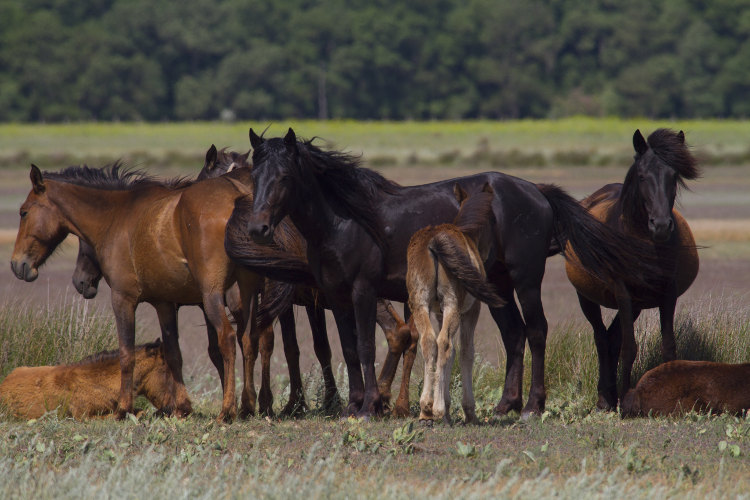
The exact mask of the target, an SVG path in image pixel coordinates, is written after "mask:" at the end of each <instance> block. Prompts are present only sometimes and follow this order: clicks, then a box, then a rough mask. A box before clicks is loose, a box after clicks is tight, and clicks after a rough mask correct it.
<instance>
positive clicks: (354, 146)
mask: <svg viewBox="0 0 750 500" xmlns="http://www.w3.org/2000/svg"><path fill="white" fill-rule="evenodd" d="M269 125H270V128H269V130H268V133H267V136H268V137H273V136H278V135H282V134H284V133H285V132H286V130H287V127H289V126H292V127H294V129H295V131H296V132H297V134H298V135H299V136H302V137H313V136H318V137H321V138H323V139H325V140H328V141H330V145H331V146H332V147H335V148H338V149H345V150H349V151H352V152H354V153H362V154H363V155H364V158H365V159H366V160H369V161H371V162H372V164H373V165H379V164H380V165H382V164H385V163H390V164H392V163H396V164H403V165H408V164H414V163H420V164H436V165H466V166H472V165H476V164H479V165H484V166H486V165H494V166H508V165H512V166H525V165H528V166H544V165H620V164H628V163H629V160H630V157H631V156H632V145H631V140H630V138H631V136H632V134H633V131H634V130H635V129H636V128H640V129H641V130H642V131H644V132H645V133H647V132H650V131H652V130H654V129H655V128H657V127H672V128H680V129H683V130H685V132H686V134H687V138H688V142H689V143H690V144H692V145H694V146H696V147H697V148H698V149H699V150H700V151H701V154H702V155H703V158H704V161H705V162H706V163H711V164H746V163H748V162H750V149H749V148H748V145H747V141H746V138H747V137H748V136H750V122H745V121H718V120H703V121H680V122H670V121H651V120H623V119H615V118H611V119H594V118H583V117H577V118H567V119H563V120H520V121H509V122H497V121H470V122H354V121H325V122H320V121H289V122H284V123H272V124H268V123H251V122H242V123H232V124H228V123H219V122H198V123H153V124H147V123H72V124H54V125H53V124H49V125H39V124H33V125H32V124H2V125H0V151H2V154H0V166H6V167H7V166H26V165H27V164H28V163H29V162H31V161H34V162H36V163H38V164H39V166H40V167H42V168H49V169H52V168H59V167H60V166H64V165H67V164H75V163H79V162H88V163H90V164H99V163H103V162H107V161H112V160H114V159H117V158H120V157H124V158H126V159H127V160H129V161H131V162H133V163H136V164H139V165H158V164H161V165H181V164H184V163H189V164H190V165H193V164H194V163H195V162H197V161H202V159H203V156H204V154H205V151H206V150H207V149H208V147H209V146H210V144H211V143H215V144H216V145H217V146H219V147H222V146H228V147H230V148H233V149H237V150H247V149H249V140H248V138H247V133H248V128H249V127H251V126H252V127H253V128H255V129H256V131H258V132H260V131H262V130H263V129H264V128H265V127H266V126H269ZM191 168H192V167H191Z"/></svg>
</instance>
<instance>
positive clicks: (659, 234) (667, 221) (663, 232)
mask: <svg viewBox="0 0 750 500" xmlns="http://www.w3.org/2000/svg"><path fill="white" fill-rule="evenodd" d="M648 229H649V231H650V232H651V239H652V240H654V242H656V243H666V242H667V241H668V240H669V238H670V236H672V232H673V231H674V221H672V217H653V218H651V219H649V220H648Z"/></svg>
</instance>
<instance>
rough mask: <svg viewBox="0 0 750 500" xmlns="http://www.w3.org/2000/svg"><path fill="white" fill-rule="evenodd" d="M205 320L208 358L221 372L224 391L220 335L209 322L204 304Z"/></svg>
mask: <svg viewBox="0 0 750 500" xmlns="http://www.w3.org/2000/svg"><path fill="white" fill-rule="evenodd" d="M200 308H201V312H202V313H203V318H204V320H205V321H206V336H207V337H208V358H209V359H210V360H211V363H212V364H213V365H214V367H216V371H217V372H219V380H221V390H222V391H223V390H224V360H223V359H221V350H220V349H219V334H218V333H216V328H214V326H213V325H212V324H211V322H210V321H209V320H208V316H206V311H205V310H204V309H203V304H201V305H200Z"/></svg>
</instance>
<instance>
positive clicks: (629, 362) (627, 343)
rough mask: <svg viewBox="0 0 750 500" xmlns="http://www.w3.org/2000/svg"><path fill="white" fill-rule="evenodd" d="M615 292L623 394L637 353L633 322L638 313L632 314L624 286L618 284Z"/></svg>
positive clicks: (621, 392)
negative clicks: (620, 335) (619, 333)
mask: <svg viewBox="0 0 750 500" xmlns="http://www.w3.org/2000/svg"><path fill="white" fill-rule="evenodd" d="M616 288H617V291H616V293H615V297H616V300H617V309H618V312H617V317H618V318H619V321H620V331H621V332H622V341H621V351H620V359H621V360H622V391H620V394H621V395H623V396H624V395H625V393H626V392H628V390H629V389H630V376H631V372H632V370H633V363H635V357H636V355H637V354H638V344H636V342H635V328H634V325H633V323H634V322H635V318H636V317H637V316H638V314H639V313H640V311H638V313H635V314H634V308H633V302H632V300H631V299H630V294H629V293H628V291H627V290H626V289H625V286H624V285H622V284H619V285H618V286H617V287H616Z"/></svg>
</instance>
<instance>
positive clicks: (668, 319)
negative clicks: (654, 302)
mask: <svg viewBox="0 0 750 500" xmlns="http://www.w3.org/2000/svg"><path fill="white" fill-rule="evenodd" d="M676 306H677V292H676V291H675V289H674V286H673V287H672V289H671V290H670V291H669V292H668V293H667V296H666V297H665V298H664V301H663V302H662V304H661V306H659V321H660V322H661V357H662V359H663V360H664V362H665V363H666V362H667V361H674V360H675V359H677V344H676V342H675V338H674V310H675V307H676Z"/></svg>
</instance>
